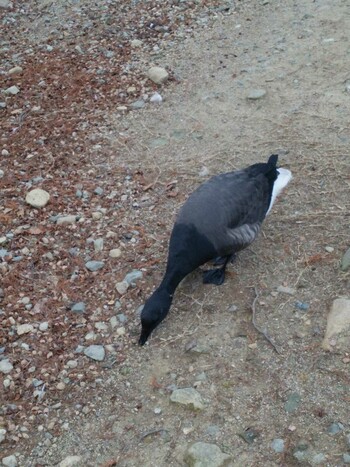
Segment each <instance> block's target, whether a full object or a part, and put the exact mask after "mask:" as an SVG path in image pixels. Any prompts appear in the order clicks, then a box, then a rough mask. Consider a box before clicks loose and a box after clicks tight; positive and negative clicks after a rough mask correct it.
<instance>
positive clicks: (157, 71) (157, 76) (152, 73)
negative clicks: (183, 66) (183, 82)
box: [147, 66, 169, 84]
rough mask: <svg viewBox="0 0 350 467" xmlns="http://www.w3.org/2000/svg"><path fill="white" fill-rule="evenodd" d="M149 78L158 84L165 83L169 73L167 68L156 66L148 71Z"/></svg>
mask: <svg viewBox="0 0 350 467" xmlns="http://www.w3.org/2000/svg"><path fill="white" fill-rule="evenodd" d="M147 76H148V78H149V79H150V80H151V81H153V82H154V83H156V84H163V83H164V82H165V81H166V80H167V79H168V78H169V74H168V72H167V71H166V70H165V68H161V67H159V66H154V67H152V68H150V69H149V70H148V72H147Z"/></svg>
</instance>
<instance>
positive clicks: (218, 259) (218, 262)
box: [213, 253, 237, 266]
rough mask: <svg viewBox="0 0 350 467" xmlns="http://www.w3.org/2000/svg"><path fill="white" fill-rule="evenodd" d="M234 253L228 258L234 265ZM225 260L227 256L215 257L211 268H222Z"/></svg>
mask: <svg viewBox="0 0 350 467" xmlns="http://www.w3.org/2000/svg"><path fill="white" fill-rule="evenodd" d="M236 257H237V255H236V253H232V255H230V258H229V261H230V262H231V264H232V263H234V261H235V260H236ZM226 258H227V256H217V257H216V258H215V259H214V260H213V266H222V265H223V264H224V263H225V261H226Z"/></svg>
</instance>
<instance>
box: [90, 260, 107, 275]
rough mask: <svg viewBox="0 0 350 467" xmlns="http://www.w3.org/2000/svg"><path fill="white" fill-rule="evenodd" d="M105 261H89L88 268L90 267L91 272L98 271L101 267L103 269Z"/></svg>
mask: <svg viewBox="0 0 350 467" xmlns="http://www.w3.org/2000/svg"><path fill="white" fill-rule="evenodd" d="M104 265H105V263H104V262H103V261H88V262H87V263H85V267H86V269H88V270H89V271H91V272H95V271H98V270H99V269H102V268H103V266H104Z"/></svg>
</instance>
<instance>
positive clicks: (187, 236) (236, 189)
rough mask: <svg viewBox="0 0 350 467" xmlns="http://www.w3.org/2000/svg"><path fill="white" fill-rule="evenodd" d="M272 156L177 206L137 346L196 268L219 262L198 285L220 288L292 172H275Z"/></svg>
mask: <svg viewBox="0 0 350 467" xmlns="http://www.w3.org/2000/svg"><path fill="white" fill-rule="evenodd" d="M277 160H278V156H277V155H272V156H270V158H269V160H268V162H267V163H259V164H254V165H251V166H250V167H247V168H245V169H243V170H238V171H235V172H229V173H225V174H221V175H217V176H215V177H212V178H211V179H209V180H208V181H207V182H205V183H203V184H202V185H200V186H199V187H198V188H197V189H196V190H195V191H194V192H193V193H192V194H191V196H190V197H189V198H188V200H187V201H186V202H185V204H184V205H183V206H182V208H181V210H180V212H179V215H178V217H177V219H176V222H175V225H174V228H173V231H172V233H171V237H170V244H169V253H168V262H167V267H166V272H165V275H164V277H163V280H162V282H161V284H160V285H159V287H158V288H157V289H156V290H155V292H154V293H153V294H152V295H151V297H150V298H149V299H148V300H147V301H146V303H145V306H144V308H143V310H142V313H141V323H142V331H141V336H140V339H139V344H140V345H144V344H145V342H146V341H147V339H148V337H149V335H150V334H151V332H152V331H153V330H154V329H155V328H156V327H157V326H158V324H159V323H160V322H161V321H163V319H164V318H165V317H166V315H167V314H168V312H169V309H170V306H171V302H172V300H173V295H174V292H175V289H176V287H177V286H178V285H179V283H180V282H181V281H182V279H183V278H184V277H185V276H187V274H189V273H190V272H192V271H194V270H195V269H196V268H198V267H199V266H200V265H202V264H204V263H206V262H208V261H210V260H213V259H215V258H218V257H219V258H220V259H221V262H222V266H221V267H220V268H217V269H212V270H209V271H205V272H204V273H203V282H204V283H207V284H216V285H220V284H222V283H223V282H224V279H225V269H226V265H227V263H228V262H229V261H230V259H231V258H232V257H233V256H234V254H235V253H236V252H238V251H240V250H242V249H244V248H246V247H247V246H248V245H250V244H251V243H252V242H253V241H254V240H255V239H256V237H257V235H258V233H259V231H260V228H261V224H262V222H263V221H264V219H265V217H266V215H267V214H268V212H269V211H270V209H271V207H272V204H273V203H274V201H275V199H276V197H277V195H278V194H279V193H280V192H281V191H282V189H283V188H284V187H285V186H286V185H287V184H288V183H289V181H290V180H291V178H292V174H291V172H290V171H289V170H287V169H282V168H277V166H276V165H277Z"/></svg>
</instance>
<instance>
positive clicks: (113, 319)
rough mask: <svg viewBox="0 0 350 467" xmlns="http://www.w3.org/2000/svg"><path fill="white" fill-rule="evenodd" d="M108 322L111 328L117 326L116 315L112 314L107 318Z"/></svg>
mask: <svg viewBox="0 0 350 467" xmlns="http://www.w3.org/2000/svg"><path fill="white" fill-rule="evenodd" d="M109 324H110V325H111V328H112V329H114V328H116V327H117V326H118V320H117V317H116V316H112V318H110V320H109Z"/></svg>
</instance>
